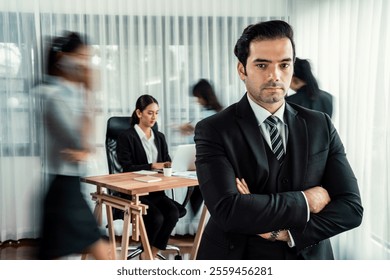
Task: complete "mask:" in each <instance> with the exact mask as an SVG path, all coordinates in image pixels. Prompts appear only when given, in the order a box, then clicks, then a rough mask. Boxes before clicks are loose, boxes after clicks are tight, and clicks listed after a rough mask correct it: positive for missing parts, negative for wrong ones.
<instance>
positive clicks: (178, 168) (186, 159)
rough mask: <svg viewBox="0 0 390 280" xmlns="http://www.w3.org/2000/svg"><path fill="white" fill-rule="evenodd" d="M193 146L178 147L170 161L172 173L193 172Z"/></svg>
mask: <svg viewBox="0 0 390 280" xmlns="http://www.w3.org/2000/svg"><path fill="white" fill-rule="evenodd" d="M195 169H196V168H195V144H185V145H178V146H177V148H176V151H175V154H174V156H173V159H172V171H173V172H184V171H195Z"/></svg>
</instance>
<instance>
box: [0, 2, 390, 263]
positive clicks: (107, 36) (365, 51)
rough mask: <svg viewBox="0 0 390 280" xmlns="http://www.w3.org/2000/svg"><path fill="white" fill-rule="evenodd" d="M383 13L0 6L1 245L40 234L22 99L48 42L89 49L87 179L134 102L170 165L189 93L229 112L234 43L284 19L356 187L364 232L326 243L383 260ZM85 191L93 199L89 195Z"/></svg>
mask: <svg viewBox="0 0 390 280" xmlns="http://www.w3.org/2000/svg"><path fill="white" fill-rule="evenodd" d="M389 9H390V8H389V3H388V1H385V0H383V1H381V0H378V1H375V0H371V1H370V0H365V1H363V0H360V1H356V0H344V1H336V0H335V1H332V0H322V1H319V0H313V1H312V0H291V1H289V0H277V1H275V0H269V1H268V0H240V1H236V0H197V1H190V0H74V1H73V0H70V1H52V0H14V1H7V0H0V100H1V103H0V129H1V130H0V133H1V134H0V241H5V240H9V239H12V240H17V239H21V238H36V237H38V234H39V218H40V205H41V199H42V194H43V193H44V190H43V189H42V187H41V186H40V184H39V183H38V182H39V180H40V168H39V167H40V161H39V151H38V149H37V143H36V135H35V119H34V112H33V111H34V110H33V108H34V101H35V100H34V96H32V95H31V92H30V88H31V87H32V86H33V85H34V84H35V83H36V82H38V81H39V80H40V78H41V72H42V67H43V65H42V57H43V55H44V47H45V43H46V41H47V38H48V36H55V35H60V34H61V32H62V31H63V30H71V31H78V32H81V33H83V34H86V35H87V36H88V38H89V39H90V42H91V44H92V45H93V47H94V49H95V56H94V63H95V65H96V66H97V67H98V68H99V69H100V71H101V87H100V89H99V90H98V92H96V98H97V106H96V137H95V142H96V147H97V154H96V155H95V156H94V157H93V158H91V161H90V164H89V174H91V175H94V174H106V173H108V170H107V166H106V157H105V150H104V140H105V127H106V122H107V119H108V118H109V117H110V116H113V115H129V114H131V112H132V110H133V108H134V104H135V101H136V99H137V97H138V96H139V95H141V94H145V93H148V94H151V95H153V96H155V97H156V98H157V100H158V101H159V103H160V107H161V114H160V119H159V129H160V130H161V131H162V132H163V133H164V134H165V135H166V137H167V140H168V144H169V148H170V153H171V155H173V154H174V151H175V147H176V146H177V145H178V144H182V143H187V142H188V141H189V139H188V138H187V137H182V136H181V135H180V134H179V133H178V132H177V129H176V127H177V125H179V124H181V123H184V122H186V121H189V120H191V119H192V118H194V117H197V116H199V112H200V111H199V107H198V106H197V104H196V103H195V102H194V99H193V98H192V97H191V96H190V88H191V86H192V85H193V84H194V83H195V82H196V81H197V80H198V79H201V78H206V79H209V80H210V81H211V82H212V84H213V85H214V86H215V89H216V92H217V96H218V98H219V99H220V101H221V103H222V104H223V105H224V106H228V105H230V104H232V103H234V102H236V101H237V100H238V99H239V98H240V97H241V96H242V94H243V93H244V87H243V84H242V82H241V81H240V80H239V78H238V76H237V73H236V63H237V62H236V58H235V56H234V54H233V47H234V45H235V42H236V40H237V39H238V37H239V35H240V34H241V32H242V30H243V28H244V27H245V26H247V25H248V24H250V23H254V22H257V21H262V20H268V19H283V20H286V21H288V22H290V23H291V24H292V25H293V27H294V30H295V34H296V47H297V55H298V56H299V57H302V58H308V59H310V60H311V61H312V64H313V68H314V71H315V74H316V76H317V77H318V79H319V82H320V85H321V87H322V88H323V89H324V90H327V91H329V92H331V93H332V94H333V95H334V96H335V116H334V122H335V125H336V127H337V128H338V130H339V133H340V135H341V137H342V139H343V141H344V144H345V146H346V150H347V153H348V158H349V159H350V162H351V164H352V166H353V168H354V170H355V172H356V175H357V177H358V180H359V184H360V190H361V194H362V198H363V204H364V207H365V216H364V222H363V225H362V226H361V227H359V228H357V229H354V230H352V231H350V232H347V233H344V234H342V235H340V236H338V237H336V238H333V239H332V242H333V244H334V249H335V254H336V257H337V258H340V259H354V258H355V259H381V258H382V259H383V258H387V259H389V258H390V255H389V247H390V245H389V242H390V233H389V222H390V218H389V215H390V211H389V210H390V209H389V206H388V205H389V204H388V201H389V200H390V194H389V190H388V180H389V179H388V176H387V174H389V171H390V170H389V167H388V158H390V157H389V151H388V149H386V148H387V147H389V143H388V141H389V140H388V134H389V131H390V129H389V121H388V119H389V116H388V113H387V112H388V111H389V105H390V104H389V97H388V96H389V77H390V75H389V74H390V73H389V69H388V67H386V66H387V64H388V62H390V61H389V52H387V51H386V50H387V49H390V48H389V47H390V46H389V38H390V36H389V35H390V34H389V32H390V25H389V19H388V18H386V16H385V15H386V14H389V12H390V10H389ZM386 62H387V63H386ZM84 190H85V193H86V199H89V192H90V191H93V187H92V188H91V186H84ZM180 196H183V193H180V191H178V193H177V198H180ZM91 207H92V203H91ZM197 221H198V220H197V217H193V215H192V213H191V212H190V213H189V215H187V216H186V217H184V218H182V219H180V221H179V224H178V226H177V228H176V231H175V233H176V234H185V233H191V234H192V233H194V231H195V230H196V226H197Z"/></svg>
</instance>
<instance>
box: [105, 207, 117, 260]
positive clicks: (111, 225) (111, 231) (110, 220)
mask: <svg viewBox="0 0 390 280" xmlns="http://www.w3.org/2000/svg"><path fill="white" fill-rule="evenodd" d="M106 212H107V223H108V236H109V241H110V245H111V252H113V254H112V257H113V258H112V259H113V260H116V240H115V232H114V221H113V218H112V217H113V216H112V207H111V205H107V204H106Z"/></svg>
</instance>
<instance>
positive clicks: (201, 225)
mask: <svg viewBox="0 0 390 280" xmlns="http://www.w3.org/2000/svg"><path fill="white" fill-rule="evenodd" d="M207 216H208V211H207V207H206V205H204V206H203V209H202V214H201V215H200V220H199V225H198V229H197V231H196V235H195V239H194V244H193V246H192V250H191V255H190V260H195V259H196V255H197V254H198V249H199V244H200V240H201V238H202V234H203V230H204V227H205V225H206V220H207Z"/></svg>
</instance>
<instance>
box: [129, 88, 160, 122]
mask: <svg viewBox="0 0 390 280" xmlns="http://www.w3.org/2000/svg"><path fill="white" fill-rule="evenodd" d="M152 103H156V104H157V105H158V102H157V100H156V98H154V97H153V96H151V95H148V94H144V95H141V96H140V97H138V99H137V102H136V103H135V109H134V112H133V114H132V115H131V126H134V125H136V124H139V118H138V116H137V112H136V111H137V110H140V111H141V112H142V111H143V110H145V108H146V107H148V106H149V105H150V104H152Z"/></svg>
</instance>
